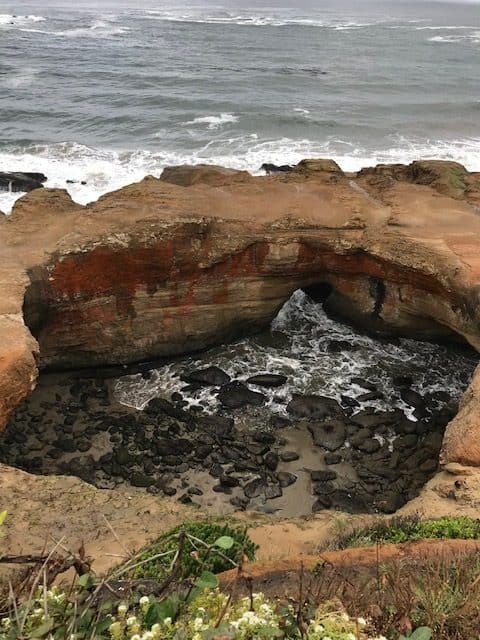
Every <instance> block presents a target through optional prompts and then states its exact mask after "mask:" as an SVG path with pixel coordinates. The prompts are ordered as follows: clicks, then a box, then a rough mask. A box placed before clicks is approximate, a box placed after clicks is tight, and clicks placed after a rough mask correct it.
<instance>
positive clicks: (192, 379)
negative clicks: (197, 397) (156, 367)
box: [180, 367, 231, 387]
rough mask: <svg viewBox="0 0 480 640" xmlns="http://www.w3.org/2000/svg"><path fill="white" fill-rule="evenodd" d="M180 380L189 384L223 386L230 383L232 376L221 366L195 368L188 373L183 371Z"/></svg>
mask: <svg viewBox="0 0 480 640" xmlns="http://www.w3.org/2000/svg"><path fill="white" fill-rule="evenodd" d="M180 380H182V381H183V382H187V383H189V384H199V385H202V386H206V387H209V386H211V387H221V386H223V385H225V384H228V383H229V382H230V380H231V378H230V376H229V375H228V374H227V373H225V371H222V369H220V368H219V367H206V368H205V369H195V370H194V371H189V372H188V373H183V374H182V375H181V376H180Z"/></svg>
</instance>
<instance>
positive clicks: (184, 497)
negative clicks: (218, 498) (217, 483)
mask: <svg viewBox="0 0 480 640" xmlns="http://www.w3.org/2000/svg"><path fill="white" fill-rule="evenodd" d="M214 489H215V487H214ZM178 502H180V503H181V504H191V503H192V498H191V497H190V496H189V495H188V493H184V494H183V495H182V496H180V498H178Z"/></svg>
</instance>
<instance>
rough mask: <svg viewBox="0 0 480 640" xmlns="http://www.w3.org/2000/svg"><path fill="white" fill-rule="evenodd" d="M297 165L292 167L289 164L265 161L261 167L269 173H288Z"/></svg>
mask: <svg viewBox="0 0 480 640" xmlns="http://www.w3.org/2000/svg"><path fill="white" fill-rule="evenodd" d="M294 169H295V167H292V166H291V165H289V164H281V165H278V164H273V163H272V162H264V163H263V164H262V166H261V167H260V170H261V171H265V173H266V174H267V175H270V174H272V173H287V172H288V171H293V170H294Z"/></svg>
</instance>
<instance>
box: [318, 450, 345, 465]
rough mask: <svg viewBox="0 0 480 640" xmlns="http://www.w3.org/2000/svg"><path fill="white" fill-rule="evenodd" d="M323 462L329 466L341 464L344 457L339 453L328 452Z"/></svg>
mask: <svg viewBox="0 0 480 640" xmlns="http://www.w3.org/2000/svg"><path fill="white" fill-rule="evenodd" d="M323 460H324V462H325V464H327V465H330V464H339V463H340V462H341V461H342V456H341V455H340V454H339V453H331V452H330V451H328V452H327V453H326V454H325V455H324V457H323Z"/></svg>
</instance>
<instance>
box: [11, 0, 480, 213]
mask: <svg viewBox="0 0 480 640" xmlns="http://www.w3.org/2000/svg"><path fill="white" fill-rule="evenodd" d="M479 78H480V5H479V4H478V3H473V2H471V3H468V2H465V3H462V2H456V3H451V2H429V1H422V0H417V1H415V2H402V1H397V2H394V1H387V0H384V1H378V2H371V1H370V0H318V1H316V2H308V1H307V0H304V2H302V1H300V2H281V0H276V1H275V2H273V0H272V1H271V2H269V1H268V0H261V1H260V2H255V1H254V0H243V1H241V0H230V1H229V2H228V1H226V0H225V1H223V0H214V1H213V2H212V3H208V2H201V3H197V4H193V3H190V2H188V3H184V2H182V3H180V2H177V3H175V2H160V0H156V1H155V0H148V1H147V0H138V1H134V0H131V1H130V2H128V1H127V0H117V1H116V2H113V1H105V0H97V2H95V3H93V2H84V1H83V2H82V0H78V1H77V2H66V1H64V2H61V1H57V2H53V1H48V0H35V1H33V0H30V1H25V0H15V1H13V0H12V1H10V0H0V121H1V124H2V128H1V134H0V170H12V171H13V170H17V171H20V170H24V171H41V172H44V173H45V174H46V175H47V176H48V177H49V180H48V183H47V186H52V187H65V188H67V187H68V190H69V191H70V193H71V194H72V197H73V198H74V199H75V200H76V201H78V202H80V203H87V202H90V201H92V200H95V199H96V198H97V197H98V196H99V195H100V194H102V193H105V192H107V191H110V190H112V189H115V188H118V187H120V186H123V185H125V184H128V183H130V182H132V181H136V180H140V179H141V178H142V177H143V176H144V175H146V174H153V175H157V176H158V175H160V173H161V171H162V169H163V167H164V166H165V165H168V164H178V163H184V162H189V163H198V162H210V163H219V164H223V165H226V166H231V167H237V168H245V169H248V170H250V171H252V172H258V170H259V167H260V165H261V164H262V163H263V162H266V161H271V162H276V163H282V164H283V163H292V162H297V161H299V160H300V159H302V158H304V157H309V156H310V157H311V156H317V157H319V156H322V157H332V158H335V159H336V160H337V161H338V162H339V163H340V165H341V166H342V167H343V168H344V169H345V170H356V169H358V168H360V167H362V166H366V165H372V164H375V163H377V162H408V161H411V160H413V159H416V158H420V157H424V158H427V157H428V158H432V157H435V158H444V159H453V160H457V161H459V162H462V163H464V164H465V165H466V166H467V168H469V169H471V170H480V83H479ZM67 179H70V180H76V181H86V182H87V185H85V186H83V185H80V184H74V185H66V180H67ZM19 195H20V194H8V193H5V192H0V210H2V211H3V212H5V213H8V212H9V211H10V209H11V206H12V204H13V202H14V200H15V199H16V198H17V197H19Z"/></svg>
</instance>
